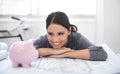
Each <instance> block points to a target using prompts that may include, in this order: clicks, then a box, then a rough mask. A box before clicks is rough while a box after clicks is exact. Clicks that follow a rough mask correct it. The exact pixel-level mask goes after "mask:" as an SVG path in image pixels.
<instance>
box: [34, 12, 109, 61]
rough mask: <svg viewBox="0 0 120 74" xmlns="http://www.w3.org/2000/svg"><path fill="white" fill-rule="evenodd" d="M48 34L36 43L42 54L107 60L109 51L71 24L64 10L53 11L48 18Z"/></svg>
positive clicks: (45, 55) (54, 56)
mask: <svg viewBox="0 0 120 74" xmlns="http://www.w3.org/2000/svg"><path fill="white" fill-rule="evenodd" d="M46 29H47V34H46V35H44V36H41V37H40V38H39V39H37V40H36V41H35V43H34V46H35V47H36V49H37V50H38V52H39V55H40V56H43V57H52V58H77V59H86V60H94V61H105V60H106V59H107V53H106V52H105V51H104V49H103V48H102V47H100V46H96V45H94V44H92V43H91V42H90V41H89V40H87V39H86V38H85V37H84V36H83V35H81V34H80V33H78V32H77V27H76V26H75V25H72V24H70V22H69V19H68V17H67V15H66V14H65V13H64V12H60V11H57V12H53V13H51V14H49V15H48V17H47V19H46Z"/></svg>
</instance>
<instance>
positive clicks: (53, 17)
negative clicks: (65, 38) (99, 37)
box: [46, 11, 77, 32]
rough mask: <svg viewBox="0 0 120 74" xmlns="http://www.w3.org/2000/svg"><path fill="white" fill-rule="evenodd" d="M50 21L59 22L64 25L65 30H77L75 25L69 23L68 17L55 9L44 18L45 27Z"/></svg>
mask: <svg viewBox="0 0 120 74" xmlns="http://www.w3.org/2000/svg"><path fill="white" fill-rule="evenodd" d="M52 23H54V24H59V25H61V26H63V27H65V28H66V29H67V30H70V28H71V31H72V32H76V31H77V27H76V26H75V25H72V24H70V22H69V19H68V17H67V15H66V14H65V13H64V12H60V11H57V12H52V13H51V14H49V15H48V17H47V19H46V29H47V28H48V27H49V25H50V24H52Z"/></svg>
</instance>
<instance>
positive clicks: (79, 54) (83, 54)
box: [64, 49, 90, 60]
mask: <svg viewBox="0 0 120 74" xmlns="http://www.w3.org/2000/svg"><path fill="white" fill-rule="evenodd" d="M64 57H67V58H77V59H86V60H89V59H90V52H89V50H88V49H84V50H75V51H72V52H67V53H65V54H64Z"/></svg>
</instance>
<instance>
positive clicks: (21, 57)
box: [9, 40, 38, 67]
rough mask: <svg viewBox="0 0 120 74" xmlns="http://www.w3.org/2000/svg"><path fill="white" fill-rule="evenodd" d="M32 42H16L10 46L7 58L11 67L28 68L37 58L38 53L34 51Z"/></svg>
mask: <svg viewBox="0 0 120 74" xmlns="http://www.w3.org/2000/svg"><path fill="white" fill-rule="evenodd" d="M33 43H34V40H27V41H16V42H14V43H13V44H11V46H10V49H9V58H10V60H11V61H12V64H13V67H19V66H22V67H30V65H31V62H32V61H34V60H35V59H37V58H38V51H37V50H36V49H35V47H34V45H33Z"/></svg>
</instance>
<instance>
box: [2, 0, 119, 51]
mask: <svg viewBox="0 0 120 74" xmlns="http://www.w3.org/2000/svg"><path fill="white" fill-rule="evenodd" d="M54 11H63V12H65V13H66V14H67V15H68V17H69V20H70V23H71V24H74V25H76V26H77V27H78V32H80V33H81V34H83V35H84V36H85V37H87V38H88V39H89V40H90V41H91V42H93V43H94V44H96V45H100V44H103V43H105V44H107V45H108V46H109V47H110V48H111V49H112V50H113V51H114V52H115V53H120V47H119V46H120V39H119V38H120V30H119V29H120V0H0V42H5V43H7V44H8V45H9V46H10V45H11V43H13V42H15V41H20V40H21V38H22V40H28V39H31V38H32V39H36V38H38V37H39V36H41V35H44V34H46V27H45V25H46V23H45V21H46V17H47V16H48V14H50V13H51V12H54Z"/></svg>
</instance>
